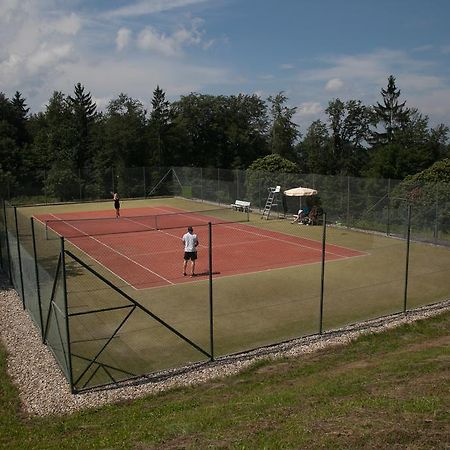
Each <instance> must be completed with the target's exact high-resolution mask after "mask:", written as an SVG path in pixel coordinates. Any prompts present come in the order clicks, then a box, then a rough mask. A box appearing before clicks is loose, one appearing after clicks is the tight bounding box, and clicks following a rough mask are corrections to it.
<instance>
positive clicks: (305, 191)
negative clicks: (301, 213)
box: [283, 186, 317, 208]
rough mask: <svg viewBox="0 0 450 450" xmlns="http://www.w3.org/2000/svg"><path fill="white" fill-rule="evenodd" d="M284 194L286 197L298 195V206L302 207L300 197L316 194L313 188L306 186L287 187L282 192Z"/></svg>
mask: <svg viewBox="0 0 450 450" xmlns="http://www.w3.org/2000/svg"><path fill="white" fill-rule="evenodd" d="M283 193H284V195H287V196H288V197H299V200H300V202H299V207H300V208H301V207H302V197H310V196H312V195H317V191H316V190H315V189H311V188H307V187H301V186H300V187H296V188H292V189H288V190H286V191H284V192H283Z"/></svg>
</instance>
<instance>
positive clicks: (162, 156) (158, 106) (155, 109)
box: [148, 85, 173, 166]
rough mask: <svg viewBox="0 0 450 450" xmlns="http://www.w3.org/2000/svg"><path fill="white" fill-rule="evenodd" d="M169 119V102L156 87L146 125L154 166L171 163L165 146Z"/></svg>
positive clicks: (169, 123)
mask: <svg viewBox="0 0 450 450" xmlns="http://www.w3.org/2000/svg"><path fill="white" fill-rule="evenodd" d="M171 119H172V117H171V109H170V102H168V101H167V100H166V94H165V92H164V91H163V90H162V89H161V88H160V87H159V85H158V86H156V89H155V90H154V91H153V98H152V111H151V113H150V120H149V124H148V126H149V135H150V143H151V148H152V149H153V158H152V159H153V161H152V162H153V164H154V165H157V166H166V165H170V164H171V162H172V159H173V158H172V155H171V154H170V153H169V152H170V146H169V145H167V144H168V142H167V141H168V138H169V137H168V133H169V130H170V128H171V121H172V120H171Z"/></svg>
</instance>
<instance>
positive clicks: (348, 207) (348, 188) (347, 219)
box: [345, 176, 350, 228]
mask: <svg viewBox="0 0 450 450" xmlns="http://www.w3.org/2000/svg"><path fill="white" fill-rule="evenodd" d="M346 216H347V217H346V220H345V221H346V225H347V228H348V227H349V226H350V177H349V176H347V213H346Z"/></svg>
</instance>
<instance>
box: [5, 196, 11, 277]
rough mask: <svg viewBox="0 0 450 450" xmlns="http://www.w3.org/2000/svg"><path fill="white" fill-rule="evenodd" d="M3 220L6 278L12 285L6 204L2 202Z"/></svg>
mask: <svg viewBox="0 0 450 450" xmlns="http://www.w3.org/2000/svg"><path fill="white" fill-rule="evenodd" d="M3 219H4V221H5V240H6V255H7V257H8V277H9V282H10V283H11V284H13V279H12V272H11V250H10V248H9V239H8V218H7V216H6V203H5V201H3Z"/></svg>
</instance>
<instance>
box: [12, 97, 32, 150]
mask: <svg viewBox="0 0 450 450" xmlns="http://www.w3.org/2000/svg"><path fill="white" fill-rule="evenodd" d="M11 105H12V108H13V111H14V116H15V117H14V122H15V123H14V125H15V127H16V130H17V132H16V133H17V135H16V136H17V137H16V143H17V145H18V146H19V147H22V146H23V145H24V144H26V143H28V142H29V141H30V136H29V134H28V130H27V122H28V113H29V111H30V108H27V105H26V103H25V99H24V98H22V94H21V93H20V92H19V91H16V93H15V94H14V97H13V99H12V101H11Z"/></svg>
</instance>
